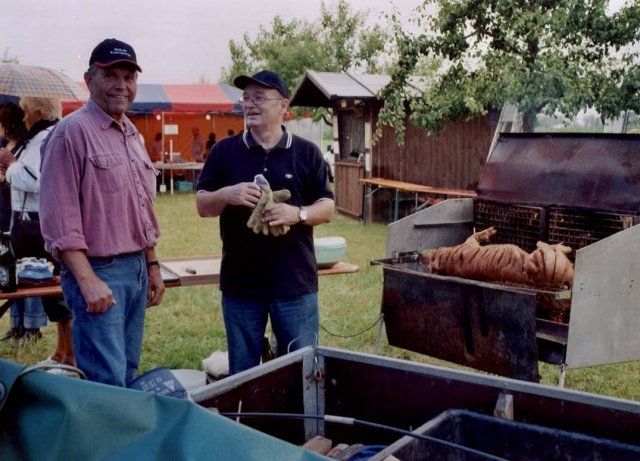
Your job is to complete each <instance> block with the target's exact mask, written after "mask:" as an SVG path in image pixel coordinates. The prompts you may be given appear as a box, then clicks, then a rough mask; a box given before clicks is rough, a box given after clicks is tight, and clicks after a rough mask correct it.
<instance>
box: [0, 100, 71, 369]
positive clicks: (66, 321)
mask: <svg viewBox="0 0 640 461" xmlns="http://www.w3.org/2000/svg"><path fill="white" fill-rule="evenodd" d="M20 107H21V108H22V110H23V111H24V123H25V125H26V127H27V130H28V132H27V135H26V136H25V137H24V139H23V141H22V142H20V143H19V144H18V146H17V148H16V150H15V155H14V154H13V153H12V152H9V151H6V150H5V151H3V152H1V153H0V172H1V171H3V170H5V169H6V173H5V176H6V182H7V183H9V184H10V185H11V207H12V210H13V216H12V223H11V238H12V242H13V243H14V251H15V253H16V257H18V258H22V257H29V256H35V257H38V258H42V257H44V258H47V259H51V256H50V255H49V254H48V253H46V251H45V249H44V240H43V239H42V236H41V235H37V236H35V237H31V236H30V239H32V240H31V241H27V242H24V238H23V237H24V236H21V235H20V232H19V229H20V226H18V222H19V221H20V220H24V219H28V220H31V221H37V222H39V214H38V210H39V205H40V145H41V144H42V142H43V141H44V139H45V138H46V137H47V136H48V135H49V133H50V132H51V131H52V130H53V127H54V125H55V124H56V122H57V121H58V120H59V118H60V116H61V113H62V108H61V105H60V102H59V101H58V100H57V99H51V98H36V97H25V98H22V99H21V100H20ZM18 242H23V243H22V244H21V245H18V244H17V243H18ZM43 305H44V309H43ZM45 312H46V315H45ZM47 316H48V317H49V319H50V320H51V321H53V322H57V324H58V343H57V347H56V352H55V353H54V354H53V356H51V357H50V358H49V359H48V360H50V361H52V362H58V363H64V364H67V365H75V357H74V354H73V346H72V338H71V319H72V314H71V311H70V309H69V308H68V307H67V306H66V305H65V304H64V302H63V300H62V298H27V299H23V300H16V301H14V304H13V306H12V308H11V326H12V328H14V329H18V331H17V332H16V333H20V330H19V329H20V327H21V326H22V327H23V328H24V329H23V331H22V333H21V335H20V340H21V341H22V342H23V343H24V342H27V341H33V340H37V339H39V338H41V337H42V333H41V332H40V328H41V327H42V326H44V325H46V322H47Z"/></svg>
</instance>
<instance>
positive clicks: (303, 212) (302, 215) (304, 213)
mask: <svg viewBox="0 0 640 461" xmlns="http://www.w3.org/2000/svg"><path fill="white" fill-rule="evenodd" d="M299 216H300V221H302V222H305V221H306V220H307V210H306V209H305V208H302V207H300V215H299Z"/></svg>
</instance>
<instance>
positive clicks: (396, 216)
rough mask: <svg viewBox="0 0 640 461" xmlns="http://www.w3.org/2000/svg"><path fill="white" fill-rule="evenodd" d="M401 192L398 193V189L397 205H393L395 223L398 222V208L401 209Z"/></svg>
mask: <svg viewBox="0 0 640 461" xmlns="http://www.w3.org/2000/svg"><path fill="white" fill-rule="evenodd" d="M399 202H400V191H398V189H396V198H395V203H394V205H393V222H396V221H397V220H398V214H399V213H398V212H399V210H398V208H399V207H400V204H399Z"/></svg>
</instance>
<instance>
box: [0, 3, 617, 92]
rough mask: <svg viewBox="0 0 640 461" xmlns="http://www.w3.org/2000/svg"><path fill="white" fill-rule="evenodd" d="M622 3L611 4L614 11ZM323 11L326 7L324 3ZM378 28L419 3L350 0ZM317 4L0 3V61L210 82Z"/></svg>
mask: <svg viewBox="0 0 640 461" xmlns="http://www.w3.org/2000/svg"><path fill="white" fill-rule="evenodd" d="M623 2H624V0H612V4H615V5H620V4H621V3H623ZM325 3H326V4H327V5H334V1H333V0H327V1H326V2H325ZM349 3H350V4H351V5H352V7H353V9H355V10H367V9H368V10H369V11H370V13H369V20H370V21H373V22H378V23H382V21H383V19H381V15H382V14H383V13H385V12H386V13H389V12H391V11H392V5H395V8H396V10H397V11H398V12H399V13H400V14H401V17H402V18H403V20H408V18H409V17H410V16H411V13H412V12H413V10H414V8H415V7H416V6H417V5H419V4H420V3H421V0H350V1H349ZM320 4H321V1H320V0H224V1H223V0H0V55H2V54H3V53H4V51H5V50H8V54H9V56H10V57H16V58H18V60H19V61H20V62H21V63H23V64H34V65H41V66H46V67H52V68H55V69H58V70H62V71H63V72H64V73H66V74H67V75H68V76H70V77H71V78H72V79H74V80H78V81H80V80H82V74H83V72H84V71H85V69H86V68H87V64H88V60H89V55H90V54H91V50H92V49H93V47H94V46H95V45H96V44H98V43H99V42H100V41H102V40H103V39H105V38H110V37H115V38H117V39H119V40H123V41H125V42H127V43H129V44H131V45H132V46H133V47H134V49H135V50H136V53H137V55H138V63H139V64H140V66H141V67H142V69H143V73H142V74H141V76H140V79H139V81H140V82H142V83H198V82H199V81H200V80H201V79H204V81H209V82H211V83H216V82H217V81H218V79H219V77H220V69H221V68H223V67H228V66H229V65H230V64H231V58H230V55H229V47H228V43H229V40H237V41H240V40H242V37H243V35H244V34H245V33H248V34H249V36H250V37H252V38H255V36H256V33H257V31H258V28H259V26H260V25H264V26H269V24H271V21H272V19H273V18H274V17H275V16H280V17H282V18H283V19H284V20H285V21H290V20H291V19H293V18H304V19H308V20H312V21H313V20H315V19H317V18H318V17H319V16H320Z"/></svg>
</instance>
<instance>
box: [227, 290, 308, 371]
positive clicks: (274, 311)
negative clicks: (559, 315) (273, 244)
mask: <svg viewBox="0 0 640 461" xmlns="http://www.w3.org/2000/svg"><path fill="white" fill-rule="evenodd" d="M222 313H223V316H224V326H225V329H226V333H227V345H228V347H229V373H230V374H234V373H238V372H240V371H243V370H246V369H248V368H251V367H254V366H256V365H259V364H260V358H261V357H262V352H263V346H264V339H263V338H264V334H265V330H266V327H267V319H268V318H269V317H270V318H271V328H272V329H273V333H274V335H275V336H276V340H277V341H278V352H277V353H278V356H281V355H284V354H286V353H288V352H292V351H294V350H296V349H300V348H302V347H305V346H313V345H315V344H316V343H317V338H318V324H319V320H318V293H309V294H305V295H301V296H294V297H291V298H265V299H244V298H235V297H231V296H227V295H225V294H224V293H223V294H222Z"/></svg>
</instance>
